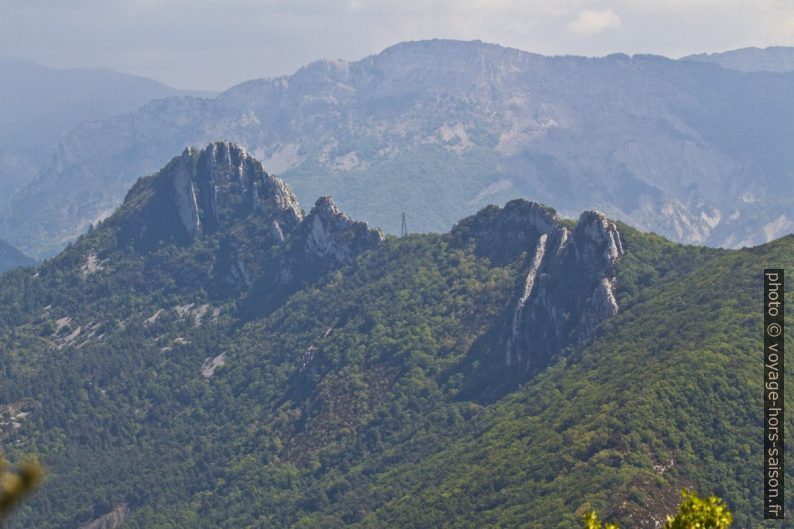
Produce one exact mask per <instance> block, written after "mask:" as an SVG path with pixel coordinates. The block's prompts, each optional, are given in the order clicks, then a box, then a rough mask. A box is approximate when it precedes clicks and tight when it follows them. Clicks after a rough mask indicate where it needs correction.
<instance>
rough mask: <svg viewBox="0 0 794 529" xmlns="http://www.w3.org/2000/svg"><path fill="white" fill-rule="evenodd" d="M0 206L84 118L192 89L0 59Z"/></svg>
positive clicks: (96, 70)
mask: <svg viewBox="0 0 794 529" xmlns="http://www.w3.org/2000/svg"><path fill="white" fill-rule="evenodd" d="M0 79H3V82H2V84H0V211H2V210H4V209H6V208H7V207H8V205H9V202H10V199H11V197H12V196H13V195H14V193H16V192H17V191H18V190H19V189H20V188H21V187H23V186H24V185H25V184H27V183H28V182H29V181H30V180H31V179H32V178H33V177H34V176H35V175H36V173H37V172H39V171H40V170H41V169H42V168H43V167H44V166H46V165H47V164H48V163H49V162H50V160H51V159H52V154H53V146H55V145H57V143H58V140H59V138H60V136H61V134H63V133H65V132H67V131H68V130H70V129H72V128H74V127H76V126H77V125H79V124H81V123H84V122H86V121H92V120H97V119H101V118H107V117H110V116H113V115H117V114H123V113H126V112H133V111H135V110H136V109H137V108H139V107H140V106H141V105H143V104H145V103H148V102H149V101H151V100H152V99H158V98H162V97H169V96H177V95H187V94H192V95H201V96H206V97H209V96H213V95H214V94H212V93H210V92H190V91H186V90H177V89H174V88H171V87H168V86H165V85H163V84H161V83H158V82H157V81H154V80H151V79H146V78H143V77H137V76H133V75H128V74H123V73H118V72H114V71H111V70H105V69H99V68H68V69H56V68H48V67H46V66H41V65H39V64H36V63H33V62H30V61H23V60H17V59H7V58H0Z"/></svg>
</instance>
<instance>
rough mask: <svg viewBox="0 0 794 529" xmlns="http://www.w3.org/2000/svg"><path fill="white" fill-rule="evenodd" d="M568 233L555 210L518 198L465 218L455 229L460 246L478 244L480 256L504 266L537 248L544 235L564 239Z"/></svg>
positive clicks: (453, 234)
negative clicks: (535, 246) (534, 247)
mask: <svg viewBox="0 0 794 529" xmlns="http://www.w3.org/2000/svg"><path fill="white" fill-rule="evenodd" d="M567 231H568V230H567V228H565V227H564V226H563V225H562V224H561V222H560V219H559V217H557V213H556V212H555V211H554V210H553V209H552V208H549V207H547V206H544V205H543V204H539V203H537V202H529V201H527V200H523V199H517V200H512V201H510V202H508V203H507V204H505V206H504V207H503V208H500V207H497V206H493V205H492V206H488V207H486V208H484V209H482V210H480V212H479V213H477V214H476V215H473V216H471V217H468V218H466V219H463V220H462V221H460V222H459V223H458V224H457V225H456V226H455V227H454V228H453V230H452V237H453V240H456V241H457V242H458V243H459V244H460V243H463V244H474V246H475V251H476V252H477V254H478V255H481V256H484V257H488V258H490V259H492V260H494V261H495V262H497V263H499V264H504V263H506V262H508V261H511V260H513V259H515V258H516V257H517V256H518V255H520V254H521V253H522V252H525V251H527V250H528V249H529V248H531V247H533V246H534V244H535V242H536V241H537V240H538V238H539V237H540V236H541V235H543V234H545V235H546V236H552V238H553V239H562V238H566V237H567Z"/></svg>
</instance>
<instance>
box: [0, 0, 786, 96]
mask: <svg viewBox="0 0 794 529" xmlns="http://www.w3.org/2000/svg"><path fill="white" fill-rule="evenodd" d="M429 38H452V39H462V40H475V39H479V40H482V41H485V42H493V43H497V44H501V45H504V46H510V47H514V48H519V49H522V50H525V51H531V52H536V53H543V54H547V55H561V54H576V55H588V56H602V55H606V54H608V53H613V52H624V53H629V54H633V53H655V54H660V55H665V56H668V57H680V56H683V55H687V54H690V53H699V52H714V51H723V50H728V49H735V48H741V47H747V46H758V47H766V46H774V45H781V46H786V45H794V1H792V0H327V1H310V0H67V1H64V0H0V57H11V58H18V59H27V60H31V61H34V62H38V63H40V64H43V65H46V66H51V67H57V68H67V67H104V68H110V69H113V70H117V71H121V72H126V73H132V74H136V75H142V76H146V77H151V78H154V79H157V80H159V81H162V82H164V83H166V84H168V85H171V86H174V87H177V88H185V89H202V90H222V89H225V88H228V87H229V86H232V85H234V84H236V83H238V82H241V81H244V80H247V79H254V78H259V77H273V76H278V75H285V74H290V73H292V72H294V71H295V70H297V69H298V68H299V67H301V66H302V65H304V64H307V63H309V62H311V61H313V60H316V59H320V58H326V59H345V60H351V61H352V60H357V59H361V58H363V57H365V56H367V55H371V54H373V53H378V52H379V51H381V50H383V49H384V48H386V47H388V46H390V45H392V44H396V43H398V42H402V41H406V40H420V39H429Z"/></svg>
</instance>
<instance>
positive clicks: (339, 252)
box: [304, 196, 384, 264]
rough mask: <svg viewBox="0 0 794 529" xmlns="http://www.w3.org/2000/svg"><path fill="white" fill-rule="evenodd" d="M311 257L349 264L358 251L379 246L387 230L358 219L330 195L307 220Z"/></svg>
mask: <svg viewBox="0 0 794 529" xmlns="http://www.w3.org/2000/svg"><path fill="white" fill-rule="evenodd" d="M304 226H305V227H304V234H305V246H304V251H305V254H306V255H307V256H312V257H314V258H321V259H325V258H328V257H330V258H332V259H333V260H334V261H335V262H336V264H349V263H351V262H352V261H353V259H354V258H355V256H357V255H358V254H360V253H362V252H364V251H366V250H369V249H373V248H376V247H378V246H379V245H380V244H381V243H382V242H383V240H384V236H383V232H381V231H380V230H378V229H373V228H370V227H369V225H368V224H367V223H366V222H360V221H354V220H353V219H351V218H350V217H348V216H347V215H346V214H345V213H343V212H342V211H340V210H339V208H338V207H337V206H336V204H335V203H334V200H333V199H332V198H331V197H329V196H324V197H320V198H319V199H318V200H317V202H316V203H315V205H314V208H312V211H311V212H310V213H309V215H308V216H307V217H306V219H305V221H304Z"/></svg>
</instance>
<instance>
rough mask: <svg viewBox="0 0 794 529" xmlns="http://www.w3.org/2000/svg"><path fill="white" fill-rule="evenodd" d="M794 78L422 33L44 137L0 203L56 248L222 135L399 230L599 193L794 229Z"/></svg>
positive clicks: (680, 237) (27, 244)
mask: <svg viewBox="0 0 794 529" xmlns="http://www.w3.org/2000/svg"><path fill="white" fill-rule="evenodd" d="M773 51H774V50H765V51H763V52H759V53H762V54H765V56H767V55H770V54H771V53H772V52H773ZM782 51H786V50H782ZM788 51H790V50H788ZM712 59H714V58H712ZM715 60H717V59H715ZM754 62H755V63H756V64H759V61H754ZM792 92H794V74H793V73H790V72H788V73H786V72H774V73H773V72H768V71H757V72H742V71H737V70H733V69H730V68H723V67H721V66H720V65H718V64H713V63H712V62H709V60H706V59H703V60H699V59H697V58H690V59H689V60H671V59H667V58H664V57H658V56H650V55H634V56H628V55H625V54H614V55H609V56H607V57H602V58H586V57H571V56H566V57H545V56H542V55H537V54H533V53H527V52H523V51H520V50H516V49H510V48H504V47H501V46H497V45H493V44H486V43H482V42H459V41H448V40H432V41H422V42H406V43H401V44H397V45H395V46H392V47H390V48H387V49H386V50H384V51H383V52H381V53H379V54H377V55H373V56H370V57H366V58H364V59H362V60H359V61H355V62H345V61H337V60H330V61H329V60H321V61H316V62H313V63H311V64H309V65H307V66H305V67H303V68H301V69H300V70H298V71H297V72H295V73H294V74H293V75H289V76H284V77H279V78H273V79H257V80H251V81H247V82H244V83H241V84H239V85H237V86H234V87H232V88H230V89H229V90H227V91H225V92H223V93H222V94H220V95H218V96H217V97H215V98H200V97H184V96H180V97H167V98H162V99H156V100H154V101H151V102H149V103H148V104H146V105H144V106H143V107H141V108H139V109H138V110H135V111H134V112H129V113H126V114H122V115H117V116H113V117H108V118H104V119H100V120H97V121H91V122H87V123H83V124H81V125H79V126H77V127H75V128H74V129H72V130H70V131H69V132H68V133H66V134H64V135H63V136H62V137H61V138H60V140H59V141H58V144H57V146H56V147H55V149H54V154H53V152H52V151H43V152H42V156H43V157H45V158H46V160H45V161H46V162H48V163H44V164H42V165H44V166H45V167H43V168H42V169H41V170H40V171H39V172H38V173H37V175H36V177H35V178H31V179H29V182H28V183H27V184H26V185H25V186H24V188H23V189H20V190H19V191H18V192H17V193H16V194H15V196H14V199H13V201H12V203H11V204H10V205H9V207H8V208H5V211H4V212H2V214H0V237H3V238H5V239H7V240H9V241H10V242H11V243H12V244H14V245H16V246H18V247H19V248H20V249H21V250H23V251H24V252H26V253H27V254H29V255H32V256H34V257H37V258H41V257H44V256H49V255H53V254H54V253H57V251H59V250H60V249H61V248H63V246H64V245H65V244H66V243H67V242H68V241H71V240H74V238H76V237H77V236H78V235H79V234H81V233H83V232H84V231H85V229H86V228H87V227H88V226H89V224H91V223H95V222H96V221H97V220H99V219H102V218H105V217H106V216H108V215H109V214H110V213H112V212H113V211H114V209H115V208H116V207H117V206H118V205H119V204H120V203H121V201H122V198H123V197H124V194H125V193H126V192H127V190H128V189H129V187H130V186H131V185H132V184H133V183H134V182H135V180H136V179H137V178H138V177H139V176H140V175H142V174H150V173H152V172H154V171H156V170H158V169H159V168H160V167H162V166H163V165H164V164H165V163H167V162H168V160H170V158H171V157H172V156H173V153H174V152H178V151H179V150H181V149H182V148H183V147H184V146H185V145H204V144H207V143H209V142H210V141H215V140H221V139H223V140H231V141H234V142H236V143H239V144H241V145H243V146H245V147H246V148H247V149H248V151H249V152H251V153H252V155H253V156H254V157H255V158H257V159H258V160H260V161H261V162H263V164H264V165H265V166H266V167H268V169H269V170H271V171H273V172H275V173H276V174H278V175H279V176H280V177H281V178H282V179H284V180H285V181H286V182H289V184H290V186H291V187H292V188H293V189H294V190H295V193H296V195H297V196H298V197H299V198H300V199H301V200H302V201H304V202H308V201H313V200H314V199H315V198H316V197H317V196H321V195H331V196H334V198H335V199H336V200H337V202H338V204H339V205H340V206H341V207H342V208H343V209H345V210H346V211H348V212H349V213H350V214H351V215H353V216H354V217H355V218H357V219H360V220H365V221H367V222H369V223H371V224H372V225H375V226H379V227H381V228H383V229H384V230H385V231H386V232H387V233H396V232H398V231H399V223H400V215H399V214H400V212H403V211H404V212H405V213H406V214H407V216H408V219H409V223H410V225H411V227H412V229H414V230H416V231H421V232H426V231H436V232H446V231H448V230H449V229H450V228H451V226H452V225H453V224H454V223H455V222H456V221H457V220H459V219H460V218H462V217H464V216H467V215H470V214H472V213H474V212H476V211H477V210H479V209H481V208H482V207H484V206H486V205H488V204H491V203H504V202H507V201H508V200H510V199H513V198H516V197H525V198H528V199H532V200H535V201H539V202H543V203H547V204H554V205H555V207H557V208H558V209H559V210H560V211H561V213H563V214H564V215H566V216H569V217H575V216H576V215H578V214H579V213H580V212H581V211H583V210H586V209H589V208H597V209H599V210H601V211H604V212H605V213H606V214H607V215H609V216H610V218H613V219H620V220H622V221H625V222H628V223H630V224H632V225H634V226H637V227H639V228H641V229H645V230H649V231H654V232H657V233H660V234H662V235H664V236H666V237H669V238H672V239H673V240H677V241H679V242H685V243H695V244H706V245H710V246H722V247H741V246H743V245H752V244H758V243H761V242H764V241H768V240H772V239H774V238H777V237H780V236H782V235H785V234H786V233H789V232H790V231H792V228H793V227H794V219H792V217H791V206H792V204H791V202H790V198H789V197H788V195H787V194H785V193H780V192H779V189H780V188H781V186H782V188H785V187H786V186H788V185H789V184H790V182H791V181H792V179H793V178H794V173H792V167H794V154H792V150H791V149H790V145H791V142H792V138H794V125H792V123H794V103H792V98H791V97H790V94H791V93H792ZM758 94H764V97H758ZM0 207H2V206H1V205H0Z"/></svg>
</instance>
